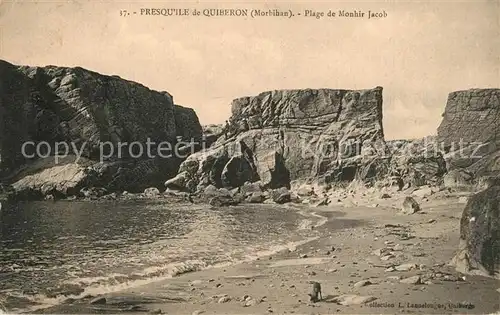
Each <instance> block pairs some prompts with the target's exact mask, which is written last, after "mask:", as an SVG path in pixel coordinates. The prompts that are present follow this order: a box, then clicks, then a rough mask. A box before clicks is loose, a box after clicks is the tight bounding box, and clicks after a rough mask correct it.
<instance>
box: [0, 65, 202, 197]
mask: <svg viewBox="0 0 500 315" xmlns="http://www.w3.org/2000/svg"><path fill="white" fill-rule="evenodd" d="M201 136H202V129H201V126H200V123H199V121H198V118H197V116H196V114H195V112H194V111H193V110H192V109H188V108H184V107H182V106H178V105H175V104H174V101H173V98H172V96H171V95H170V94H168V93H167V92H157V91H152V90H150V89H148V88H147V87H145V86H143V85H141V84H138V83H135V82H131V81H127V80H124V79H121V78H119V77H117V76H107V75H101V74H98V73H95V72H92V71H88V70H85V69H82V68H79V67H76V68H63V67H55V66H47V67H26V66H22V67H19V66H15V65H12V64H10V63H8V62H5V61H0V155H1V157H2V159H1V162H0V163H1V164H0V172H1V174H0V176H1V177H2V178H3V179H4V181H6V179H8V181H9V182H11V183H13V187H15V188H16V189H18V190H23V189H31V190H35V191H36V190H43V191H44V193H45V192H47V191H50V190H52V189H55V190H56V191H57V192H59V193H62V194H67V193H68V192H67V188H71V189H70V190H73V188H74V189H76V190H77V188H78V187H80V186H82V185H103V186H105V187H106V188H107V189H109V190H116V189H127V190H132V191H133V190H142V189H144V188H146V187H148V186H154V185H155V184H156V185H158V186H161V184H163V182H164V180H165V179H167V178H169V177H171V176H172V175H174V174H176V172H177V167H178V165H179V164H180V162H181V160H179V159H176V158H158V157H157V158H149V157H148V156H147V152H145V151H146V149H144V152H143V153H142V154H139V153H140V152H138V151H134V150H133V149H132V146H126V147H122V150H119V146H118V144H119V143H122V144H123V143H127V144H131V143H132V142H136V143H140V144H141V145H142V147H143V148H146V147H147V142H148V141H150V142H151V143H155V144H156V145H158V144H159V143H161V142H168V143H169V144H172V145H174V144H175V143H176V142H177V141H178V140H180V139H182V140H183V141H187V140H190V139H195V140H196V141H198V140H200V139H201ZM30 141H32V142H33V143H34V144H35V145H36V144H39V143H41V142H47V143H48V144H50V145H51V147H45V149H44V150H43V152H41V153H42V154H44V155H45V154H47V155H48V154H50V153H51V154H54V152H55V147H54V144H55V143H56V142H64V143H67V144H68V145H69V147H70V149H71V150H72V151H71V152H70V153H73V146H74V149H75V150H77V151H78V152H80V151H81V153H82V156H83V158H84V160H85V162H84V163H79V164H77V165H76V164H75V165H69V166H64V165H54V163H53V160H54V158H47V159H45V162H43V161H41V160H35V159H32V158H27V157H26V156H25V155H23V154H22V149H23V144H25V143H27V142H30ZM35 145H31V146H26V147H25V149H27V150H26V153H27V154H28V155H32V154H33V153H35V152H34V151H35ZM137 148H138V146H136V150H137ZM151 148H152V150H151V151H152V152H154V153H157V151H155V149H156V147H155V145H154V144H152V145H151ZM39 153H40V152H39ZM101 153H104V155H102V154H101ZM154 155H157V154H154ZM103 157H104V158H105V163H103V164H99V163H97V162H98V161H99V160H100V159H101V158H103ZM73 162H74V160H73ZM73 162H71V161H70V162H68V161H66V162H65V163H73ZM33 167H34V169H31V168H33ZM27 174H28V175H29V176H26V175H27ZM84 174H85V175H84ZM91 175H92V176H93V177H92V176H91ZM51 178H52V179H51ZM44 181H46V182H44ZM56 182H57V183H56ZM66 185H69V186H68V187H66ZM73 186H75V187H73Z"/></svg>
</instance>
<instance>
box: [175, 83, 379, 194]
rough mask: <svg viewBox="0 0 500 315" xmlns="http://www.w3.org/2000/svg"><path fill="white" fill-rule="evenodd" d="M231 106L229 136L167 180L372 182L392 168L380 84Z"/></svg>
mask: <svg viewBox="0 0 500 315" xmlns="http://www.w3.org/2000/svg"><path fill="white" fill-rule="evenodd" d="M231 110H232V115H231V118H230V119H229V125H228V126H226V129H225V130H224V132H223V136H221V137H220V138H219V139H218V140H217V141H216V142H215V143H214V144H213V145H212V146H211V147H210V148H209V149H207V150H204V151H200V152H198V153H196V154H193V155H191V156H190V157H188V158H187V159H186V161H184V162H183V163H182V165H181V167H180V171H179V174H178V175H177V177H176V178H174V179H172V180H170V181H168V182H167V183H166V185H167V186H171V185H173V186H176V187H177V188H179V187H178V186H179V184H180V183H182V185H181V186H183V187H182V188H183V189H187V190H191V191H195V190H198V191H199V190H202V189H203V187H206V186H208V185H214V186H215V187H219V188H220V187H226V188H234V187H239V186H241V185H243V184H244V183H245V182H255V181H260V182H261V184H262V186H263V187H264V188H265V189H266V188H271V189H274V188H279V187H288V188H289V187H290V186H291V184H292V183H293V182H294V181H306V182H307V181H314V182H319V183H324V184H328V183H340V182H350V181H353V180H355V179H358V180H361V181H365V182H370V181H374V180H376V179H377V177H378V176H383V175H384V174H385V172H386V171H387V169H388V157H387V156H386V154H387V153H388V150H387V147H386V145H385V141H384V133H383V128H382V88H381V87H377V88H374V89H370V90H359V91H352V90H331V89H319V90H311V89H305V90H282V91H270V92H264V93H261V94H259V95H257V96H254V97H243V98H239V99H236V100H234V101H233V102H232V105H231Z"/></svg>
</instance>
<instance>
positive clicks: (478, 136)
mask: <svg viewBox="0 0 500 315" xmlns="http://www.w3.org/2000/svg"><path fill="white" fill-rule="evenodd" d="M499 140H500V89H470V90H465V91H456V92H452V93H450V94H449V96H448V102H447V104H446V108H445V111H444V114H443V121H442V122H441V125H440V126H439V128H438V143H439V144H440V146H441V147H442V149H443V151H444V152H446V155H445V159H446V162H447V167H448V169H449V170H452V169H466V170H467V171H468V172H469V173H472V174H474V175H475V177H476V178H479V177H481V176H498V175H500V165H498V163H497V162H496V161H497V160H498V158H499V157H500V147H499V143H500V142H499Z"/></svg>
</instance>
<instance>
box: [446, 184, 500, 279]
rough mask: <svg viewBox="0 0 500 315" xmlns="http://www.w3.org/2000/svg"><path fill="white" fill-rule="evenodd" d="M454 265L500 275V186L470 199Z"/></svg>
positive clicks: (460, 268) (461, 227) (471, 271)
mask: <svg viewBox="0 0 500 315" xmlns="http://www.w3.org/2000/svg"><path fill="white" fill-rule="evenodd" d="M452 264H453V265H455V266H456V268H457V270H458V271H460V272H462V273H471V274H479V275H485V276H492V277H496V278H500V186H498V185H494V186H491V187H489V188H487V189H486V190H484V191H481V192H479V193H477V194H475V195H473V196H472V197H471V198H469V200H468V202H467V205H466V207H465V209H464V212H463V214H462V219H461V221H460V245H459V251H458V253H457V255H456V256H455V257H454V258H453V260H452Z"/></svg>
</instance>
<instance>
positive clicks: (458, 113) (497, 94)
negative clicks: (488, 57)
mask: <svg viewBox="0 0 500 315" xmlns="http://www.w3.org/2000/svg"><path fill="white" fill-rule="evenodd" d="M499 135H500V89H471V90H467V91H457V92H453V93H450V94H449V97H448V102H447V104H446V108H445V112H444V114H443V121H442V123H441V125H440V126H439V128H438V143H439V144H440V146H441V148H442V149H443V151H444V152H445V153H446V154H445V160H446V163H447V168H448V173H447V174H446V175H445V176H444V185H445V186H446V187H448V188H452V189H457V188H459V189H463V188H466V189H467V188H469V189H470V188H471V187H473V189H479V190H481V189H484V188H486V189H484V190H482V191H480V192H478V193H477V194H475V195H473V196H472V197H470V199H469V201H468V202H467V205H466V207H465V209H464V211H463V214H462V219H461V222H460V245H459V250H458V253H457V254H456V256H455V257H454V258H453V260H452V264H453V265H455V266H456V268H457V270H458V271H460V272H463V273H470V274H479V275H484V276H492V277H497V278H498V277H499V266H500V254H499V253H500V228H499V213H500V212H499V211H500V210H499V205H500V203H499V199H498V195H499V193H500V186H498V184H499V183H500V182H499V181H498V176H499V175H500V165H499V164H498V159H499V158H500V147H499V146H498V144H499V141H498V140H499V138H498V136H499Z"/></svg>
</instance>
